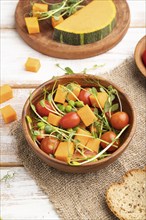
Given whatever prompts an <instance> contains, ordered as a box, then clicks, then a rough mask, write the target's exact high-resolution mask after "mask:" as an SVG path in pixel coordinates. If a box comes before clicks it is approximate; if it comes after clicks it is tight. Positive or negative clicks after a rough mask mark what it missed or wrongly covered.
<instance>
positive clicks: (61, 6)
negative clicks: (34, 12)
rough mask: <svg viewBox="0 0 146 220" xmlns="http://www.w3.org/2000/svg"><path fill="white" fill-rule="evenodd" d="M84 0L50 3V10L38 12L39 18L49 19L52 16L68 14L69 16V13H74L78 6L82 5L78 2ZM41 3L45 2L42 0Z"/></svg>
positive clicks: (65, 0)
mask: <svg viewBox="0 0 146 220" xmlns="http://www.w3.org/2000/svg"><path fill="white" fill-rule="evenodd" d="M83 1H84V0H80V1H76V0H73V1H71V0H64V1H62V2H59V3H56V4H50V3H47V4H50V5H51V6H52V10H49V11H47V12H38V13H39V20H45V19H49V18H50V17H52V16H57V17H58V16H60V15H62V16H64V15H66V14H68V16H70V15H71V14H73V13H75V12H76V11H77V10H78V8H80V7H83V6H81V5H80V4H81V3H82V2H83ZM42 2H43V3H45V1H44V0H42Z"/></svg>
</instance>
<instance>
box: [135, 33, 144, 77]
mask: <svg viewBox="0 0 146 220" xmlns="http://www.w3.org/2000/svg"><path fill="white" fill-rule="evenodd" d="M144 50H146V36H144V37H143V38H142V39H141V40H140V41H139V42H138V44H137V46H136V48H135V52H134V58H135V62H136V65H137V67H138V69H139V70H140V72H141V73H142V74H143V76H144V77H146V67H145V66H144V64H143V62H142V54H143V52H144Z"/></svg>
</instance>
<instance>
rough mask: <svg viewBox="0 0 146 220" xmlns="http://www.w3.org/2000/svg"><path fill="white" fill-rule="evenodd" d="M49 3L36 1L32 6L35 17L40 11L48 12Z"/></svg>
mask: <svg viewBox="0 0 146 220" xmlns="http://www.w3.org/2000/svg"><path fill="white" fill-rule="evenodd" d="M47 11H48V5H47V4H41V3H34V4H33V6H32V13H33V17H39V12H47Z"/></svg>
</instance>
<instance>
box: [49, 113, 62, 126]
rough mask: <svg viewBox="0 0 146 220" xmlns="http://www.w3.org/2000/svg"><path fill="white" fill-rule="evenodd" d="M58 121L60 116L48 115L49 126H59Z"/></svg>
mask: <svg viewBox="0 0 146 220" xmlns="http://www.w3.org/2000/svg"><path fill="white" fill-rule="evenodd" d="M60 119H61V116H58V115H55V114H53V113H49V116H48V122H49V123H50V124H51V125H54V126H59V122H60Z"/></svg>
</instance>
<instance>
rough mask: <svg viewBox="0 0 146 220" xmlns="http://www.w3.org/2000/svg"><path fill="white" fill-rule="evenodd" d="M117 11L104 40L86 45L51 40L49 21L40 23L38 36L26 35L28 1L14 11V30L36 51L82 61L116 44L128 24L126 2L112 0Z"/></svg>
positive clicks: (22, 0)
mask: <svg viewBox="0 0 146 220" xmlns="http://www.w3.org/2000/svg"><path fill="white" fill-rule="evenodd" d="M113 1H114V3H115V5H116V9H117V18H116V19H117V21H116V26H115V28H114V29H113V31H112V32H111V33H110V34H109V35H108V36H107V37H105V38H104V39H102V40H100V41H97V42H95V43H91V44H86V45H79V46H74V45H68V44H62V43H58V42H56V41H54V40H53V37H52V36H53V28H52V27H51V24H50V21H49V20H45V21H41V25H40V29H41V33H39V34H31V35H30V34H28V31H27V29H26V25H25V20H24V17H25V16H28V13H29V12H30V11H31V7H30V0H25V1H24V0H19V3H18V5H17V7H16V11H15V20H16V29H17V32H18V33H19V34H20V36H21V37H22V38H23V40H24V41H25V42H26V43H27V44H28V45H29V46H30V47H32V48H33V49H35V50H36V51H38V52H40V53H43V54H45V55H48V56H51V57H57V58H63V59H82V58H87V57H92V56H96V55H99V54H101V53H104V52H106V51H108V50H110V49H111V48H112V47H114V46H115V45H116V44H118V43H119V42H120V41H121V39H122V38H123V37H124V35H125V34H126V32H127V30H128V27H129V24H130V10H129V7H128V4H127V2H126V0H122V1H119V0H113Z"/></svg>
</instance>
